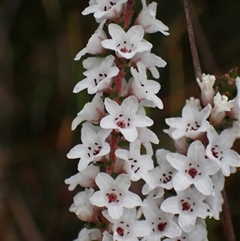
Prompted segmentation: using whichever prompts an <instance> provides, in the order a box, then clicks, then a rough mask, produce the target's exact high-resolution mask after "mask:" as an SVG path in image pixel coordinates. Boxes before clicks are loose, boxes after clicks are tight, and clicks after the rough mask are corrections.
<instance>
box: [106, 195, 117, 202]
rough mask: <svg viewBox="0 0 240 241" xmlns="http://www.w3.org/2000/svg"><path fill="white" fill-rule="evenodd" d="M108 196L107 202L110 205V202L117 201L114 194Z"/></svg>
mask: <svg viewBox="0 0 240 241" xmlns="http://www.w3.org/2000/svg"><path fill="white" fill-rule="evenodd" d="M107 196H108V202H109V203H112V202H116V201H117V199H118V198H117V195H116V194H115V193H110V194H108V195H107Z"/></svg>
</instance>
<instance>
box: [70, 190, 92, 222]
mask: <svg viewBox="0 0 240 241" xmlns="http://www.w3.org/2000/svg"><path fill="white" fill-rule="evenodd" d="M93 193H94V189H93V188H89V189H87V188H86V189H85V191H82V192H79V193H77V194H76V195H75V196H74V198H73V204H72V205H71V207H70V208H69V211H70V212H74V213H75V214H76V215H77V217H78V218H79V219H80V220H82V221H88V222H91V221H92V220H93V216H94V209H95V208H96V207H94V206H93V205H92V204H91V203H90V201H89V198H90V197H91V196H92V195H93Z"/></svg>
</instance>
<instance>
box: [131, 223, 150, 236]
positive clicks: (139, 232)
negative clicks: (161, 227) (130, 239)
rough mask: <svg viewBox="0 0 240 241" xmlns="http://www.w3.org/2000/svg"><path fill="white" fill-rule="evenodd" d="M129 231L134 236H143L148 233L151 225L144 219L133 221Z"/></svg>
mask: <svg viewBox="0 0 240 241" xmlns="http://www.w3.org/2000/svg"><path fill="white" fill-rule="evenodd" d="M131 231H132V232H133V235H134V236H136V237H144V236H147V235H149V234H150V232H151V227H150V226H149V225H148V223H147V222H146V221H135V223H134V225H133V227H132V230H131Z"/></svg>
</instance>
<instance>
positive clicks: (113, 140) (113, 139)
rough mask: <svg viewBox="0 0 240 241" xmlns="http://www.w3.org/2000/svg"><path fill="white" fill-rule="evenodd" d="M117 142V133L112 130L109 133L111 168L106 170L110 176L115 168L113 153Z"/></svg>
mask: <svg viewBox="0 0 240 241" xmlns="http://www.w3.org/2000/svg"><path fill="white" fill-rule="evenodd" d="M118 142H119V138H118V133H117V132H116V131H114V130H113V131H112V133H111V141H110V143H109V144H110V148H111V151H110V154H109V158H110V161H111V166H110V167H107V168H106V171H107V173H108V174H110V175H111V174H112V173H113V172H114V167H115V162H116V156H115V151H116V150H117V148H118Z"/></svg>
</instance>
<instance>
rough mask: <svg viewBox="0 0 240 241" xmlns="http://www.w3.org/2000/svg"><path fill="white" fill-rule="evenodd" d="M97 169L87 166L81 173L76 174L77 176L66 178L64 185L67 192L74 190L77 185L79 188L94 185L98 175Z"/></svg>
mask: <svg viewBox="0 0 240 241" xmlns="http://www.w3.org/2000/svg"><path fill="white" fill-rule="evenodd" d="M99 171H100V169H99V167H96V166H94V165H89V166H87V167H86V169H85V170H84V171H82V172H78V173H77V174H75V175H73V176H71V177H69V178H67V179H66V180H65V183H66V184H67V185H69V186H68V190H69V191H72V190H74V189H75V188H76V186H77V185H80V186H81V187H91V186H93V185H94V184H95V177H96V176H97V174H98V173H99Z"/></svg>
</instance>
